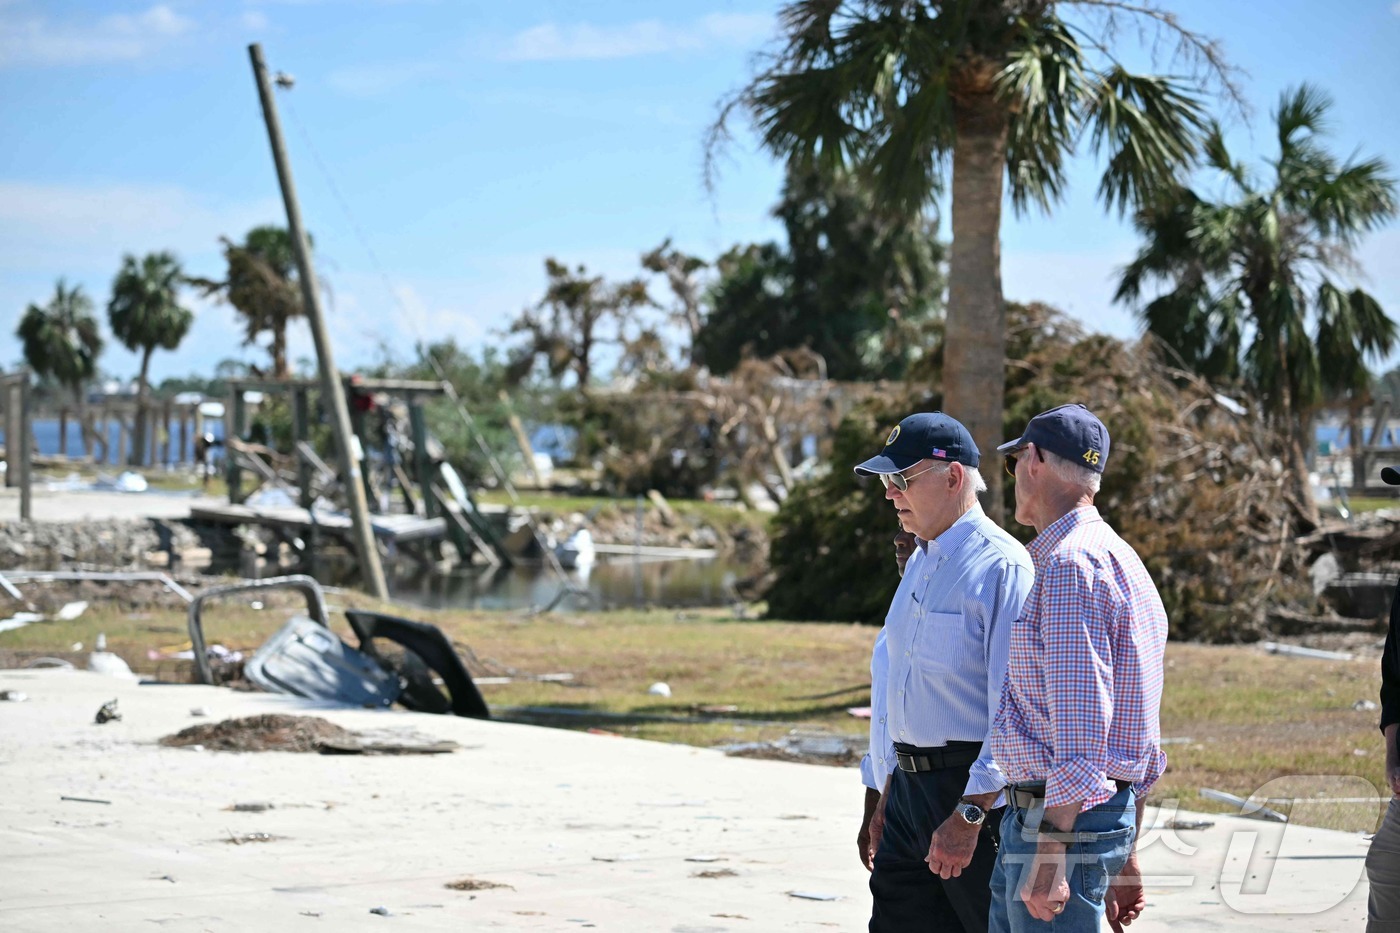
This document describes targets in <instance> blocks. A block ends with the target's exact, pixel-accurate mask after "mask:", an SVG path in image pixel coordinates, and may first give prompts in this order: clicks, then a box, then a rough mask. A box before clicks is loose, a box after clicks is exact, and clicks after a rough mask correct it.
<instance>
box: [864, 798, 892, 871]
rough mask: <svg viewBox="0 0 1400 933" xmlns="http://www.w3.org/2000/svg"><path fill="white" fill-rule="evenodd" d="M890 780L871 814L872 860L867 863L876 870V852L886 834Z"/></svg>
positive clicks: (870, 856) (869, 851)
mask: <svg viewBox="0 0 1400 933" xmlns="http://www.w3.org/2000/svg"><path fill="white" fill-rule="evenodd" d="M889 795H890V782H889V781H888V780H887V781H885V792H884V793H883V794H881V795H880V802H879V803H877V804H876V805H875V812H874V813H871V814H870V848H869V849H868V850H867V851H868V853H869V858H870V862H869V864H868V865H866V867H867V868H869V869H870V870H871V871H874V870H875V853H876V852H879V851H880V838H881V837H882V836H884V835H885V801H886V800H887V799H889Z"/></svg>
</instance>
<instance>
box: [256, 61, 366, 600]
mask: <svg viewBox="0 0 1400 933" xmlns="http://www.w3.org/2000/svg"><path fill="white" fill-rule="evenodd" d="M248 54H249V56H250V57H251V58H252V60H253V77H254V78H256V79H257V84H258V97H259V99H261V101H262V110H263V119H264V120H265V121H266V122H267V136H268V141H269V142H271V143H272V159H273V161H274V162H275V163H276V164H277V180H278V182H279V183H280V184H281V186H282V200H283V202H284V203H285V204H286V207H287V226H288V228H289V229H290V232H291V235H292V246H293V247H294V248H295V250H296V254H297V272H298V273H299V274H300V277H301V295H302V300H303V302H304V303H305V305H306V318H307V320H308V321H310V322H311V337H312V339H313V340H314V341H315V343H316V359H317V362H318V364H319V366H318V369H319V370H320V373H321V392H322V397H323V399H324V400H325V401H326V403H327V404H329V406H330V410H331V425H332V428H333V429H334V432H335V447H336V454H337V455H338V456H339V458H340V472H341V475H342V476H344V477H345V480H346V481H345V483H344V484H343V486H344V489H345V495H346V498H348V499H349V501H350V520H351V523H352V525H353V527H354V539H355V555H356V557H357V558H358V559H359V564H360V570H361V572H362V573H363V574H364V578H365V584H366V586H367V588H368V589H369V591H370V592H371V593H373V594H374V595H375V596H376V597H378V598H379V599H388V598H389V588H388V586H387V585H386V584H385V582H384V568H383V567H381V566H380V564H379V549H378V548H377V547H376V546H375V543H374V529H372V528H371V527H370V523H369V508H368V507H367V504H366V502H365V490H364V484H363V483H362V482H361V478H360V458H359V457H358V456H356V454H357V452H358V451H359V444H358V443H357V442H355V441H354V435H353V434H352V433H351V431H350V409H349V407H348V406H347V405H346V403H345V386H344V385H342V384H341V381H340V373H339V372H338V371H337V370H336V368H335V357H334V355H333V354H332V352H331V341H330V335H329V334H328V333H327V332H326V321H325V317H324V315H323V314H322V311H321V297H320V292H319V290H318V289H317V288H316V272H315V270H314V269H313V268H312V267H311V249H310V246H309V245H308V243H307V239H306V230H305V229H304V228H303V227H302V225H301V208H300V207H299V206H298V204H297V193H296V186H295V185H294V184H293V182H292V167H291V164H290V163H289V162H288V161H287V152H286V149H285V148H284V146H283V144H282V124H281V122H280V121H279V120H278V118H277V105H276V103H275V102H274V101H273V99H272V85H271V84H270V83H269V82H268V77H267V65H266V64H265V63H264V61H263V54H262V46H261V45H259V44H257V43H256V42H255V43H253V44H252V45H250V46H248Z"/></svg>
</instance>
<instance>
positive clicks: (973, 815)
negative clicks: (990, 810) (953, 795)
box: [959, 803, 987, 826]
mask: <svg viewBox="0 0 1400 933" xmlns="http://www.w3.org/2000/svg"><path fill="white" fill-rule="evenodd" d="M959 811H960V812H961V813H962V818H963V819H965V820H967V821H968V822H969V823H972V824H973V825H974V826H975V825H976V824H978V823H980V822H982V821H983V820H985V819H986V818H987V811H986V810H983V809H982V808H981V807H979V806H977V804H975V803H965V804H963V805H962V807H960V808H959Z"/></svg>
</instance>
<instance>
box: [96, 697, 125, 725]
mask: <svg viewBox="0 0 1400 933" xmlns="http://www.w3.org/2000/svg"><path fill="white" fill-rule="evenodd" d="M121 718H122V714H121V713H120V712H118V711H117V701H116V700H108V701H107V702H106V703H103V704H102V706H101V707H99V708H98V710H97V717H96V721H97V724H98V725H99V726H101V725H104V724H106V723H109V722H121Z"/></svg>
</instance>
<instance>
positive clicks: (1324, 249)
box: [1117, 84, 1396, 524]
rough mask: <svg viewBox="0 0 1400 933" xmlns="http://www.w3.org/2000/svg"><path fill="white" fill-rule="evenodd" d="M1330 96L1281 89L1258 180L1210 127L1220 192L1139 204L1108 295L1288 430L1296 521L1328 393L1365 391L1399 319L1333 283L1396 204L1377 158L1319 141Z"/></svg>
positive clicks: (1306, 497)
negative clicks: (1342, 153)
mask: <svg viewBox="0 0 1400 933" xmlns="http://www.w3.org/2000/svg"><path fill="white" fill-rule="evenodd" d="M1331 106H1332V102H1331V100H1330V99H1329V98H1328V97H1327V95H1326V94H1324V93H1322V92H1321V91H1319V90H1317V89H1316V88H1313V87H1310V86H1308V85H1306V84H1305V85H1302V86H1301V87H1298V88H1296V89H1291V90H1288V91H1285V92H1284V93H1283V95H1282V96H1281V98H1280V100H1279V105H1278V108H1277V110H1276V111H1275V114H1274V118H1275V122H1276V123H1277V127H1278V146H1279V153H1278V156H1277V158H1275V159H1273V160H1271V161H1270V162H1269V163H1268V165H1269V168H1270V170H1271V171H1270V172H1269V173H1268V176H1267V177H1266V178H1264V179H1262V182H1261V179H1260V178H1258V177H1256V175H1255V174H1254V173H1252V172H1250V171H1249V170H1248V169H1247V168H1246V167H1245V166H1244V165H1242V164H1240V163H1238V162H1236V161H1235V160H1234V158H1233V157H1232V156H1231V155H1230V153H1229V151H1228V150H1227V149H1226V147H1225V141H1224V139H1223V138H1222V135H1221V132H1220V129H1219V127H1214V128H1213V129H1212V131H1211V134H1210V137H1209V139H1208V141H1207V144H1206V150H1205V151H1206V156H1207V161H1208V163H1209V165H1210V166H1211V167H1212V168H1214V169H1215V170H1216V171H1217V172H1218V173H1219V174H1220V176H1221V178H1222V179H1223V181H1224V183H1225V185H1226V191H1227V195H1226V196H1225V197H1223V198H1222V199H1220V200H1210V199H1208V197H1206V196H1205V195H1203V194H1200V193H1198V192H1196V191H1194V190H1192V189H1190V188H1182V189H1181V190H1180V191H1179V192H1178V194H1177V196H1176V197H1175V198H1174V199H1173V200H1172V201H1171V202H1170V203H1164V205H1163V206H1160V207H1157V208H1155V209H1153V210H1149V211H1145V212H1143V213H1142V214H1140V215H1139V216H1138V218H1137V221H1136V224H1137V227H1138V230H1139V232H1140V233H1141V234H1142V236H1143V238H1144V243H1143V246H1142V248H1141V250H1140V251H1139V253H1138V255H1137V257H1136V258H1135V259H1134V260H1133V261H1132V262H1131V263H1130V264H1129V265H1128V266H1127V267H1126V268H1125V269H1124V270H1123V274H1122V279H1121V281H1120V283H1119V287H1118V293H1117V299H1118V300H1119V301H1121V302H1124V303H1127V304H1138V303H1139V301H1140V299H1141V297H1142V295H1143V293H1144V292H1145V291H1147V290H1148V288H1149V286H1155V285H1160V286H1162V287H1164V288H1165V289H1167V290H1166V291H1164V292H1163V293H1161V294H1159V295H1156V297H1153V298H1152V299H1151V300H1149V301H1147V303H1146V304H1145V305H1142V306H1141V308H1140V313H1141V314H1142V317H1143V319H1144V320H1145V321H1146V322H1147V327H1148V330H1149V331H1151V332H1152V333H1154V334H1156V335H1157V336H1159V337H1161V338H1162V340H1163V341H1165V342H1166V344H1167V345H1168V346H1170V347H1171V348H1172V349H1173V350H1174V351H1175V352H1176V353H1177V354H1178V355H1179V356H1180V358H1181V359H1182V361H1183V362H1184V363H1185V364H1186V366H1187V367H1189V368H1191V369H1193V370H1195V371H1197V372H1200V373H1201V374H1203V375H1205V376H1207V377H1210V378H1213V379H1220V380H1230V381H1236V382H1238V383H1239V384H1240V385H1241V386H1242V387H1243V388H1244V390H1245V391H1246V392H1248V393H1249V394H1250V395H1252V396H1253V397H1254V398H1256V399H1257V400H1258V402H1259V405H1260V408H1261V409H1262V411H1263V413H1264V415H1265V416H1266V417H1267V418H1268V420H1269V421H1270V422H1272V424H1273V425H1274V426H1275V427H1276V428H1277V429H1278V430H1279V432H1280V434H1281V436H1282V437H1284V439H1285V444H1284V451H1283V453H1284V459H1285V461H1286V462H1287V465H1288V467H1289V469H1290V471H1291V472H1292V475H1293V480H1294V483H1293V492H1294V495H1295V496H1296V499H1297V502H1296V505H1297V508H1298V511H1299V513H1300V517H1301V518H1302V519H1303V521H1304V522H1306V523H1309V524H1316V522H1317V505H1316V503H1315V501H1314V499H1313V495H1312V487H1311V485H1310V483H1309V482H1308V467H1307V458H1306V451H1307V450H1308V449H1309V448H1310V447H1311V446H1312V442H1311V437H1312V424H1313V416H1314V414H1315V412H1316V411H1317V409H1318V407H1319V406H1320V405H1321V404H1322V403H1323V402H1324V401H1325V400H1326V399H1327V398H1328V397H1334V398H1335V397H1340V396H1347V395H1351V396H1361V395H1364V394H1365V393H1366V392H1368V391H1369V387H1370V372H1369V371H1368V369H1367V367H1366V360H1367V359H1368V358H1373V359H1380V358H1382V357H1384V356H1385V355H1387V354H1388V353H1389V352H1390V351H1391V349H1392V348H1393V347H1394V346H1395V341H1396V327H1395V322H1393V321H1392V320H1391V319H1390V318H1389V317H1388V316H1387V315H1386V313H1385V311H1383V310H1382V309H1381V306H1380V304H1379V303H1378V302H1377V301H1376V299H1375V298H1374V297H1372V296H1371V295H1370V294H1368V293H1367V292H1365V291H1364V290H1362V289H1360V288H1356V287H1351V286H1349V285H1341V284H1338V277H1339V276H1344V275H1348V274H1349V273H1351V272H1352V271H1353V270H1354V269H1355V261H1354V259H1353V249H1354V247H1355V246H1356V243H1357V241H1358V240H1359V239H1360V237H1361V235H1362V234H1364V233H1366V232H1367V231H1369V230H1373V229H1375V228H1376V227H1378V226H1380V225H1382V224H1384V223H1385V222H1386V221H1388V220H1390V219H1391V218H1393V217H1394V216H1395V215H1396V187H1395V181H1394V179H1392V178H1391V177H1389V175H1388V168H1387V166H1386V164H1385V162H1384V161H1382V160H1381V159H1357V158H1352V159H1349V160H1347V161H1345V162H1340V161H1339V160H1338V159H1337V158H1336V157H1335V156H1333V155H1332V154H1331V153H1329V152H1328V151H1327V150H1326V149H1325V148H1324V146H1323V144H1322V137H1323V136H1324V135H1325V133H1326V130H1327V112H1328V110H1329V109H1330V108H1331Z"/></svg>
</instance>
